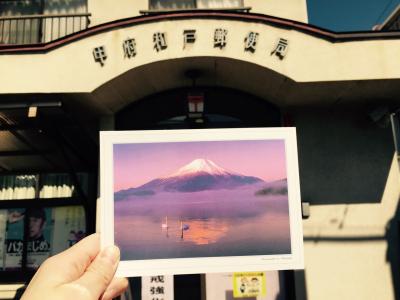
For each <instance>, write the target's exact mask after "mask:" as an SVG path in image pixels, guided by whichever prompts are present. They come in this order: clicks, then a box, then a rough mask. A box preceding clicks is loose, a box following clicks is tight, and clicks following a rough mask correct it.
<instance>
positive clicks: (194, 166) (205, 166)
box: [168, 158, 235, 177]
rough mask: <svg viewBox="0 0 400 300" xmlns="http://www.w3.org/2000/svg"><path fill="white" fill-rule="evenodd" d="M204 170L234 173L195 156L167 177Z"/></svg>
mask: <svg viewBox="0 0 400 300" xmlns="http://www.w3.org/2000/svg"><path fill="white" fill-rule="evenodd" d="M199 172H204V173H208V174H211V175H230V174H235V173H233V172H229V171H227V170H225V169H224V168H222V167H220V166H218V165H217V164H216V163H214V162H213V161H211V160H209V159H205V158H197V159H195V160H193V161H191V162H190V163H188V164H187V165H185V166H183V167H182V168H180V169H179V170H178V171H177V172H175V173H173V174H171V175H169V176H168V177H175V176H182V175H187V174H193V173H199Z"/></svg>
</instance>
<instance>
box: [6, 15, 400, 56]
mask: <svg viewBox="0 0 400 300" xmlns="http://www.w3.org/2000/svg"><path fill="white" fill-rule="evenodd" d="M184 19H218V20H235V21H240V22H255V23H262V24H266V25H270V26H274V27H279V28H284V29H287V30H295V31H298V32H301V33H303V34H308V35H311V36H314V37H316V38H320V39H324V40H328V41H329V42H332V43H341V42H352V41H362V40H386V39H400V32H380V31H357V32H344V33H337V32H334V31H330V30H327V29H323V28H320V27H317V26H313V25H310V24H305V23H301V22H297V21H292V20H288V19H283V18H278V17H273V16H267V15H262V14H253V13H238V12H221V11H185V12H174V13H162V14H152V15H143V16H138V17H132V18H127V19H121V20H116V21H112V22H109V23H104V24H100V25H97V26H94V27H90V28H88V29H86V30H83V31H79V32H76V33H74V34H71V35H68V36H65V37H63V38H60V39H58V40H55V41H51V42H48V43H43V44H23V45H15V44H14V45H0V54H17V53H43V52H48V51H51V50H53V49H56V48H58V47H61V46H63V45H66V44H69V43H73V42H75V41H77V40H80V39H83V38H86V37H90V36H93V35H96V34H99V33H103V32H107V31H112V30H115V29H119V28H124V27H129V26H137V25H141V24H146V23H155V22H163V21H166V20H169V21H171V20H184Z"/></svg>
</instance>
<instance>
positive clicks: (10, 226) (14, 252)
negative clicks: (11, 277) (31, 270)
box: [4, 208, 25, 270]
mask: <svg viewBox="0 0 400 300" xmlns="http://www.w3.org/2000/svg"><path fill="white" fill-rule="evenodd" d="M24 215H25V209H21V208H19V209H9V210H8V212H7V226H6V234H5V236H6V240H5V257H4V268H5V269H6V270H16V269H20V268H21V266H22V251H23V248H24V243H23V241H24Z"/></svg>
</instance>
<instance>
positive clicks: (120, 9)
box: [88, 0, 308, 26]
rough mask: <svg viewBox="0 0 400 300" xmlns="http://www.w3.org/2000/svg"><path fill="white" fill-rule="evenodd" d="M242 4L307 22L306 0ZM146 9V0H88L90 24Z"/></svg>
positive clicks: (247, 1)
mask: <svg viewBox="0 0 400 300" xmlns="http://www.w3.org/2000/svg"><path fill="white" fill-rule="evenodd" d="M116 3H118V5H116ZM244 5H245V6H249V7H251V12H252V13H259V14H265V15H271V16H276V17H281V18H286V19H290V20H295V21H300V22H303V23H308V17H307V3H306V0H244ZM148 9H149V4H148V0H118V1H112V0H89V1H88V12H89V13H91V14H92V17H91V24H90V26H95V25H98V24H102V23H107V22H110V21H114V20H119V19H124V18H129V17H134V16H139V15H141V14H140V11H141V10H148Z"/></svg>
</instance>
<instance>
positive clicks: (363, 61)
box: [0, 19, 400, 93]
mask: <svg viewBox="0 0 400 300" xmlns="http://www.w3.org/2000/svg"><path fill="white" fill-rule="evenodd" d="M221 27H222V28H225V29H227V30H228V34H229V35H228V39H227V46H226V47H225V48H223V49H220V48H218V47H214V46H213V34H214V31H215V29H216V28H221ZM188 28H194V29H196V30H197V32H196V34H197V39H196V43H195V44H193V45H191V46H189V47H186V48H184V47H183V36H182V33H183V31H184V30H185V29H188ZM250 31H255V32H258V33H259V40H258V43H257V51H256V52H255V53H251V52H249V51H244V39H245V37H246V36H247V34H248V33H249V32H250ZM155 32H165V33H166V37H167V42H168V48H167V49H165V50H163V51H160V52H157V51H155V50H154V45H153V33H155ZM128 37H130V38H135V39H136V41H137V55H136V56H135V57H134V58H132V59H128V58H126V57H124V53H123V48H122V44H123V41H124V40H125V39H127V38H128ZM279 38H286V39H287V40H288V41H289V46H288V47H289V48H288V54H287V56H286V57H285V59H283V60H280V59H279V58H278V57H276V56H273V55H270V52H271V51H272V50H273V49H274V47H275V45H276V43H277V40H278V39H279ZM102 45H104V46H105V47H106V50H107V53H108V58H107V60H106V62H105V65H104V66H103V67H101V66H100V64H99V63H96V62H95V61H94V58H93V54H92V51H93V49H94V48H95V47H98V46H102ZM399 48H400V40H395V39H392V40H389V39H388V40H371V41H354V42H346V43H331V42H329V41H326V40H323V39H319V38H316V37H313V36H310V35H307V34H304V33H300V32H297V31H294V30H286V29H281V28H276V27H272V26H270V25H264V24H260V23H251V22H241V21H228V20H217V19H215V20H212V19H207V20H195V19H191V20H176V21H171V20H170V21H165V22H158V23H147V24H142V25H138V26H132V27H126V28H122V29H116V30H113V31H109V32H104V33H100V34H96V35H93V36H90V37H87V38H84V39H81V40H78V41H76V42H73V43H69V44H66V45H65V46H62V47H59V48H57V49H55V50H52V51H49V52H48V53H37V54H18V55H0V70H7V72H2V73H1V74H0V80H1V82H2V84H1V85H0V93H15V92H17V93H31V92H42V93H51V92H68V93H70V92H92V91H93V90H95V89H96V88H98V87H99V86H101V85H102V84H104V83H106V82H108V81H110V80H111V79H113V78H115V77H117V76H119V75H121V74H123V73H125V72H127V71H129V70H131V69H134V68H137V67H140V66H144V65H147V64H151V63H155V62H159V61H166V60H171V59H176V58H190V57H217V58H218V57H221V58H231V59H234V60H239V61H245V62H248V63H250V64H254V65H257V66H260V67H262V68H265V69H268V70H272V71H273V72H276V73H277V74H282V75H284V76H286V77H288V78H290V79H293V80H294V81H297V82H320V81H346V80H366V79H398V78H400V60H393V57H396V56H397V49H399ZM360 49H362V55H360ZM38 70H40V76H37V75H38ZM153 75H154V78H150V80H157V81H158V80H163V77H164V78H165V76H162V77H161V78H157V77H158V75H161V74H153ZM243 81H245V80H243ZM263 85H265V83H263V84H262V85H261V86H263Z"/></svg>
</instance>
